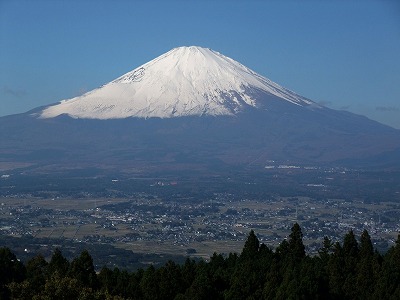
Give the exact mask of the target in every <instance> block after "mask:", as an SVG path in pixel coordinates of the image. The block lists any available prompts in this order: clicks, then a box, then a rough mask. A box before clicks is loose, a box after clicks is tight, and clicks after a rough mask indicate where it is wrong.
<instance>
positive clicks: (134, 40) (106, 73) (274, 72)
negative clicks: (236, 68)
mask: <svg viewBox="0 0 400 300" xmlns="http://www.w3.org/2000/svg"><path fill="white" fill-rule="evenodd" d="M191 45H196V46H202V47H208V48H211V49H213V50H216V51H218V52H221V53H222V54H224V55H226V56H229V57H231V58H233V59H235V60H237V61H239V62H241V63H242V64H244V65H246V66H248V67H249V68H251V69H253V70H254V71H256V72H258V73H260V74H261V75H263V76H266V77H268V78H269V79H271V80H273V81H275V82H277V83H279V84H280V85H283V86H284V87H286V88H289V89H291V90H293V91H295V92H296V93H298V94H301V95H302V96H305V97H307V98H310V99H312V100H313V101H315V102H318V103H321V104H324V105H326V106H328V107H330V108H334V109H344V110H348V111H351V112H354V113H358V114H363V115H366V116H368V117H369V118H371V119H374V120H377V121H379V122H382V123H385V124H388V125H390V126H392V127H395V128H399V129H400V1H395V0H393V1H385V0H383V1H382V0H381V1H378V0H376V1H368V0H364V1H361V0H360V1H355V0H353V1H345V0H337V1H333V0H332V1H324V0H320V1H277V0H276V1H235V0H231V1H211V0H206V1H190V0H189V1H183V0H182V1H178V0H170V1H168V0H164V1H151V0H150V1H144V0H142V1H94V0H92V1H90V0H83V1H66V0H65V1H57V0H54V1H50V0H46V1H45V0H37V1H21V0H0V116H4V115H9V114H16V113H22V112H26V111H28V110H30V109H32V108H35V107H38V106H42V105H48V104H52V103H55V102H58V101H60V100H62V99H67V98H71V97H74V96H77V95H80V94H82V93H83V92H85V91H89V90H92V89H94V88H97V87H99V86H101V85H103V84H104V83H107V82H109V81H111V80H113V79H115V78H117V77H119V76H121V75H123V74H124V73H126V72H128V71H130V70H132V69H134V68H136V67H138V66H140V65H142V64H144V63H146V62H147V61H149V60H151V59H153V58H155V57H157V56H159V55H161V54H163V53H164V52H167V51H168V50H170V49H172V48H175V47H179V46H191Z"/></svg>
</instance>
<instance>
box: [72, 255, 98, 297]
mask: <svg viewBox="0 0 400 300" xmlns="http://www.w3.org/2000/svg"><path fill="white" fill-rule="evenodd" d="M68 273H69V275H70V276H71V277H72V278H75V279H77V280H78V282H79V283H81V284H83V285H84V286H86V287H90V288H93V289H95V288H96V287H97V276H96V272H95V270H94V265H93V259H92V257H91V256H90V254H89V252H88V251H87V250H83V251H82V252H81V254H80V255H79V257H77V258H75V259H74V260H73V261H72V262H71V266H70V269H69V272H68Z"/></svg>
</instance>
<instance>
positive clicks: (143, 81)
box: [40, 46, 316, 119]
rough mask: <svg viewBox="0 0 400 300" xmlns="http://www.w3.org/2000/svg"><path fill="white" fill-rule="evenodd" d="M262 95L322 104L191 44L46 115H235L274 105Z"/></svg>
mask: <svg viewBox="0 0 400 300" xmlns="http://www.w3.org/2000/svg"><path fill="white" fill-rule="evenodd" d="M260 93H261V94H264V95H267V96H269V97H273V98H277V99H280V100H282V101H288V102H290V103H292V104H295V105H300V106H308V105H310V104H313V105H316V104H315V103H314V102H312V101H310V100H308V99H306V98H304V97H302V96H300V95H297V94H296V93H294V92H292V91H290V90H288V89H286V88H283V87H281V86H280V85H278V84H276V83H274V82H272V81H271V80H269V79H267V78H265V77H263V76H261V75H259V74H257V73H256V72H254V71H252V70H251V69H249V68H247V67H245V66H244V65H242V64H240V63H239V62H237V61H235V60H233V59H231V58H229V57H226V56H224V55H222V54H220V53H219V52H216V51H213V50H211V49H208V48H201V47H196V46H191V47H179V48H174V49H172V50H170V51H168V52H167V53H165V54H163V55H161V56H159V57H157V58H155V59H153V60H151V61H149V62H148V63H146V64H144V65H142V66H140V67H138V68H136V69H134V70H133V71H131V72H128V73H126V74H124V75H122V76H121V77H119V78H117V79H115V80H113V81H111V82H110V83H107V84H105V85H103V86H102V87H100V88H98V89H95V90H93V91H90V92H88V93H86V94H84V95H82V96H79V97H75V98H72V99H69V100H63V101H61V102H60V103H58V104H56V105H53V106H49V107H47V108H45V109H44V110H43V111H42V112H41V115H40V117H41V118H52V117H56V116H59V115H61V114H67V115H69V116H71V117H73V118H90V119H118V118H128V117H139V118H151V117H159V118H171V117H180V116H196V115H197V116H201V115H212V116H218V115H235V114H237V113H239V112H241V111H243V110H245V109H246V108H248V107H254V108H262V107H264V108H268V107H267V106H268V104H267V103H263V101H262V100H260V97H259V95H260Z"/></svg>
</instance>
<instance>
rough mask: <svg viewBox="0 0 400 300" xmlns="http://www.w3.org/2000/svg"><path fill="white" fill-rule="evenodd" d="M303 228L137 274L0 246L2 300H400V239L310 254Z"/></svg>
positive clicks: (348, 241) (85, 259) (349, 243)
mask: <svg viewBox="0 0 400 300" xmlns="http://www.w3.org/2000/svg"><path fill="white" fill-rule="evenodd" d="M302 238H303V234H302V231H301V228H300V226H299V225H298V224H297V223H296V224H294V225H293V227H292V229H291V233H290V235H289V236H288V238H287V239H285V240H283V241H282V242H281V243H280V245H279V246H278V247H277V248H276V249H275V250H272V249H271V248H269V247H268V246H267V245H265V244H262V243H260V241H259V240H258V238H257V236H256V234H255V233H254V231H251V232H250V233H249V235H248V237H247V240H246V242H245V244H244V247H243V250H242V252H241V253H240V254H237V253H230V254H229V255H223V254H218V253H214V254H213V255H212V256H211V257H210V259H209V261H204V260H200V261H195V260H193V259H190V258H187V259H186V262H185V263H184V264H181V265H180V264H177V263H175V262H173V261H169V262H167V263H166V264H165V265H163V266H161V267H157V268H156V267H154V266H153V265H150V266H149V267H148V268H146V269H139V270H137V271H135V272H129V271H127V270H121V269H118V268H114V269H110V268H108V267H103V268H102V269H101V270H98V271H97V272H96V270H95V268H94V265H93V259H92V257H91V255H90V253H89V252H88V251H87V250H84V251H82V252H81V254H80V255H79V256H78V257H76V258H74V259H72V260H71V261H69V260H67V259H66V258H65V257H64V256H63V254H62V252H61V250H60V249H56V250H55V251H54V253H53V255H52V257H51V259H50V260H49V261H46V259H45V258H44V257H43V256H41V255H40V254H38V255H36V256H35V257H33V258H31V259H29V260H28V261H26V262H25V263H23V262H21V261H19V260H18V258H17V257H16V256H15V254H14V253H13V252H12V251H11V250H10V249H9V248H6V247H4V248H0V299H151V300H156V299H163V300H165V299H166V300H168V299H171V300H173V299H175V300H180V299H400V235H399V236H398V238H397V241H396V243H395V245H394V246H392V247H391V248H390V249H389V251H387V252H386V253H384V254H381V253H379V252H378V251H376V250H375V249H374V247H373V244H372V242H371V238H370V236H369V234H368V232H367V231H366V230H365V231H364V232H363V233H362V234H361V236H360V237H358V238H357V237H356V236H355V235H354V233H353V231H349V232H348V233H347V234H346V235H345V236H344V238H343V241H342V242H341V243H340V242H336V243H332V242H331V241H330V240H329V239H328V238H327V237H325V238H324V240H323V241H321V248H320V250H319V253H318V255H314V256H311V255H308V254H307V253H306V251H305V247H304V244H303V239H302Z"/></svg>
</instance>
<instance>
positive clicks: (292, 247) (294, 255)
mask: <svg viewBox="0 0 400 300" xmlns="http://www.w3.org/2000/svg"><path fill="white" fill-rule="evenodd" d="M288 243H289V253H290V256H291V259H292V261H293V262H300V261H301V260H302V259H303V258H304V257H305V256H306V250H305V247H304V244H303V233H302V232H301V228H300V225H299V224H298V223H295V224H294V225H293V227H292V231H291V233H290V235H289V242H288Z"/></svg>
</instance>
